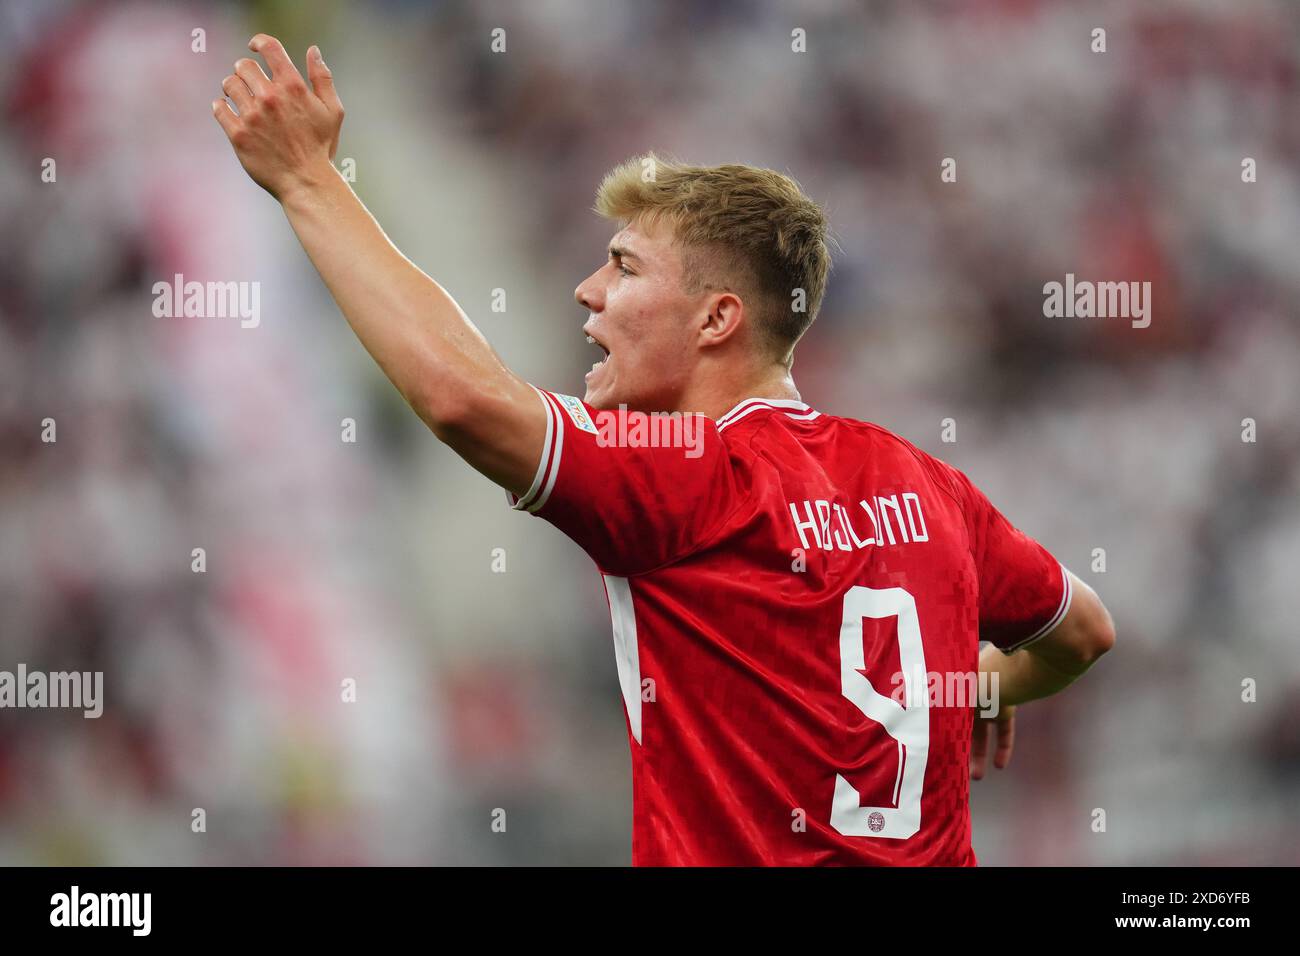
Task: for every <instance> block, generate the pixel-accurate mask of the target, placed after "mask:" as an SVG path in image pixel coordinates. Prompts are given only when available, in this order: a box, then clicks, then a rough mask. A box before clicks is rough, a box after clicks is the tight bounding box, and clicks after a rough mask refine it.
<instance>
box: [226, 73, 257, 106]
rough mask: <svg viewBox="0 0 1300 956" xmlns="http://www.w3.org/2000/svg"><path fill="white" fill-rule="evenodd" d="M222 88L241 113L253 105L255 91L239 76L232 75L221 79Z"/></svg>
mask: <svg viewBox="0 0 1300 956" xmlns="http://www.w3.org/2000/svg"><path fill="white" fill-rule="evenodd" d="M221 90H222V92H224V93H225V94H226V95H227V96H229V97H230V99H231V102H233V103H234V104H235V108H236V109H238V110H239V112H240V113H245V112H247V111H248V109H249V107H251V106H252V105H253V93H252V91H251V90H250V89H249V88H248V84H247V83H245V82H244V81H243V79H241V78H240V77H238V76H235V75H233V74H232V75H231V76H228V77H226V78H225V79H224V80H222V81H221Z"/></svg>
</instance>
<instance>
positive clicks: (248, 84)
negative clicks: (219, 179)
mask: <svg viewBox="0 0 1300 956" xmlns="http://www.w3.org/2000/svg"><path fill="white" fill-rule="evenodd" d="M248 46H249V49H250V50H253V51H254V52H256V53H260V54H261V55H262V57H263V58H264V59H265V60H266V63H267V66H268V67H269V68H270V70H271V75H270V77H268V76H267V75H266V74H265V73H264V72H263V71H262V68H261V67H260V66H259V65H258V63H257V62H256V61H255V60H252V59H249V58H245V59H242V60H240V61H239V62H238V63H236V64H235V73H234V74H233V75H231V76H228V77H226V79H225V81H224V82H223V83H222V89H223V90H224V91H225V93H226V95H227V96H228V97H229V98H230V101H231V102H233V103H234V106H235V109H236V110H238V113H236V112H235V111H234V110H232V109H231V106H230V103H228V102H227V101H226V100H224V99H219V100H216V101H214V102H213V104H212V110H213V114H214V116H215V117H216V119H217V121H218V122H219V123H220V124H221V128H222V129H223V130H225V132H226V136H227V137H228V138H229V140H230V144H231V146H232V147H234V150H235V155H236V156H237V157H238V158H239V162H240V163H241V164H242V165H243V167H244V170H245V171H246V172H247V173H248V175H249V176H250V177H251V178H252V179H253V181H254V182H256V183H257V184H258V185H260V186H261V187H262V188H263V189H265V190H266V191H267V192H269V193H270V194H271V195H272V196H274V197H275V198H276V199H277V200H278V201H279V202H280V205H281V206H282V207H283V209H284V212H285V215H286V216H287V217H288V219H289V224H290V225H291V226H292V227H293V230H294V232H295V233H297V235H298V240H299V241H300V242H301V243H302V246H303V249H305V250H306V252H307V255H308V257H309V258H310V259H311V261H312V264H313V265H314V266H315V267H316V271H317V272H319V273H320V275H321V278H322V279H324V280H325V285H326V286H327V287H328V288H329V291H330V294H331V295H332V296H333V297H334V301H335V302H337V303H338V306H339V309H340V310H342V312H343V314H344V316H346V318H347V320H348V324H349V325H351V326H352V330H353V331H354V332H355V333H356V335H357V338H359V339H360V340H361V344H362V345H364V346H365V347H366V350H367V351H368V352H369V353H370V354H371V356H372V357H373V358H374V359H375V361H376V362H378V363H379V367H380V368H381V369H383V371H384V374H385V375H387V376H388V378H389V380H390V381H392V383H393V384H394V385H395V386H397V390H398V391H399V392H401V394H402V397H403V398H405V399H406V401H407V403H408V404H410V406H411V408H412V409H414V411H415V412H416V414H418V415H419V416H420V418H421V419H422V420H423V421H424V422H425V424H427V425H428V426H429V428H430V429H432V431H433V433H434V434H435V435H437V436H438V438H439V439H441V440H442V441H443V442H445V443H446V444H448V445H449V446H451V448H452V449H453V450H455V451H456V452H457V453H458V454H459V455H460V456H461V457H462V458H464V459H465V460H466V461H467V462H469V463H470V464H471V465H472V466H474V467H475V468H476V469H478V470H479V471H480V472H482V473H483V474H484V475H486V476H487V477H488V478H491V479H492V480H493V481H495V482H496V483H497V484H499V485H501V486H502V487H504V488H506V489H507V490H509V491H512V492H514V493H515V494H523V493H524V492H525V491H526V490H527V489H528V487H529V485H530V484H531V483H532V481H533V477H534V474H535V473H536V470H537V464H538V459H539V457H540V455H541V451H542V445H543V442H544V441H545V436H546V421H547V413H546V411H545V408H544V406H543V405H542V402H541V400H540V399H539V398H538V396H537V393H536V392H535V391H534V390H533V388H532V387H531V386H530V385H528V384H527V383H526V382H524V381H523V380H522V379H521V378H519V377H518V376H517V375H515V374H514V373H513V372H511V371H510V370H509V369H508V368H506V367H505V365H504V364H503V363H502V361H501V359H500V358H499V357H498V356H497V354H496V352H495V351H494V350H493V349H492V347H491V346H490V345H488V343H487V340H486V339H484V338H483V336H482V334H481V333H480V332H479V331H478V329H477V328H475V327H474V324H473V323H472V322H470V320H469V319H468V318H467V317H466V315H465V313H464V312H463V311H462V310H461V308H460V306H458V305H457V304H456V301H455V300H454V299H453V298H452V297H451V296H450V295H449V294H448V293H447V291H446V290H445V289H443V288H442V286H440V285H439V284H438V283H437V282H435V281H434V280H433V279H431V278H430V277H429V276H427V275H425V274H424V273H423V272H422V271H420V269H418V268H417V267H416V266H415V265H414V264H413V263H412V262H411V261H410V260H409V259H407V258H406V257H405V256H404V255H402V253H401V252H400V251H399V250H398V249H397V247H396V246H394V245H393V244H392V242H390V241H389V239H388V237H387V236H386V235H384V231H383V230H382V229H381V228H380V227H379V224H378V223H377V222H376V221H375V220H374V217H372V216H371V215H370V213H369V212H368V211H367V210H366V208H365V206H364V205H362V203H361V200H360V199H358V198H357V196H356V194H355V193H353V192H352V189H351V187H350V186H349V185H348V184H347V182H346V181H345V180H344V179H343V177H342V176H341V175H339V173H338V171H337V170H336V169H335V168H334V166H333V163H332V162H331V160H332V159H333V157H334V152H335V150H336V149H337V148H338V137H339V129H340V127H341V126H342V123H343V105H342V103H341V102H340V101H339V98H338V94H337V93H336V92H335V90H334V81H333V78H332V76H331V74H330V71H329V68H328V67H327V66H326V65H325V62H324V60H323V59H322V58H321V55H320V51H319V50H318V49H317V48H316V47H312V48H311V49H310V50H309V51H308V53H307V75H308V77H309V79H310V81H311V85H310V87H309V86H308V84H307V83H306V82H304V81H303V78H302V76H301V75H300V74H299V73H298V70H297V68H296V67H294V65H293V62H292V61H291V60H290V59H289V55H288V54H287V53H286V52H285V50H284V47H283V46H282V45H281V44H280V41H279V40H277V39H275V38H274V37H270V36H267V35H266V34H258V35H257V36H255V37H253V39H252V40H251V41H250V42H249V44H248Z"/></svg>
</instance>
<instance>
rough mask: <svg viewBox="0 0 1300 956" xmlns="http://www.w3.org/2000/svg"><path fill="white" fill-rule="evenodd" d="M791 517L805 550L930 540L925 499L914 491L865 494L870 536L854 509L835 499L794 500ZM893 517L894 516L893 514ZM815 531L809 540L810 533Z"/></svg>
mask: <svg viewBox="0 0 1300 956" xmlns="http://www.w3.org/2000/svg"><path fill="white" fill-rule="evenodd" d="M789 506H790V517H791V519H793V521H794V529H795V531H796V532H797V533H798V535H799V540H800V541H801V542H802V543H803V548H804V550H808V549H810V548H821V549H822V550H823V551H836V550H838V551H855V550H860V549H862V548H870V547H873V546H874V547H879V546H882V545H884V544H886V543H888V544H899V543H901V544H907V543H908V542H909V541H929V540H930V533H929V531H927V530H926V527H925V515H924V514H922V512H921V499H920V497H919V496H918V495H917V494H916V492H914V491H905V492H903V493H902V494H895V495H873V496H872V498H871V499H870V500H868V499H866V498H863V499H862V500H861V501H859V502H858V507H859V508H861V509H862V511H863V512H864V513H865V514H866V516H867V518H868V519H869V520H870V522H871V529H872V533H871V534H870V535H869V536H867V537H866V538H864V537H862V536H861V535H860V534H858V530H857V528H855V527H854V525H853V518H852V517H851V509H849V508H845V507H844V506H843V505H841V504H839V503H838V502H835V501H824V500H818V501H807V500H804V501H798V502H796V501H791V502H789ZM891 513H892V514H893V518H890V514H891ZM809 532H810V533H811V534H812V543H811V544H810V543H809V539H808V533H809Z"/></svg>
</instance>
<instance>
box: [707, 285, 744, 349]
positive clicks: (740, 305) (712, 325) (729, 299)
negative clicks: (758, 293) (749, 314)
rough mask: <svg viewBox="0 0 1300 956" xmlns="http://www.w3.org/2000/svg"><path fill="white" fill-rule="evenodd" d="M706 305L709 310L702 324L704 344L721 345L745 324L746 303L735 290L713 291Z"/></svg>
mask: <svg viewBox="0 0 1300 956" xmlns="http://www.w3.org/2000/svg"><path fill="white" fill-rule="evenodd" d="M704 305H705V308H706V310H707V311H706V313H705V315H704V321H703V324H702V325H701V326H700V336H701V339H702V343H703V344H704V345H707V346H715V345H721V344H722V343H723V342H726V341H727V340H728V339H730V338H731V337H732V336H733V335H736V334H738V333H739V331H740V329H741V327H742V326H743V325H744V324H745V303H744V302H743V301H742V300H741V298H740V296H738V295H736V293H734V292H714V293H711V294H710V295H709V297H708V299H706V300H705V303H704Z"/></svg>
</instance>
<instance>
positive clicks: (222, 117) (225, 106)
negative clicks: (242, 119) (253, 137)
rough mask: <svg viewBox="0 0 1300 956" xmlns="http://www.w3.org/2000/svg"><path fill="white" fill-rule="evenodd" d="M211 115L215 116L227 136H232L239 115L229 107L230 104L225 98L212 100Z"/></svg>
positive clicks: (237, 123)
mask: <svg viewBox="0 0 1300 956" xmlns="http://www.w3.org/2000/svg"><path fill="white" fill-rule="evenodd" d="M212 115H213V116H215V117H216V118H217V122H218V123H220V124H221V128H222V129H223V130H225V131H226V135H227V136H233V135H234V132H235V128H236V127H237V126H238V125H239V117H237V116H236V115H235V111H234V110H232V109H231V108H230V104H229V103H227V102H226V101H225V100H213V101H212Z"/></svg>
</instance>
